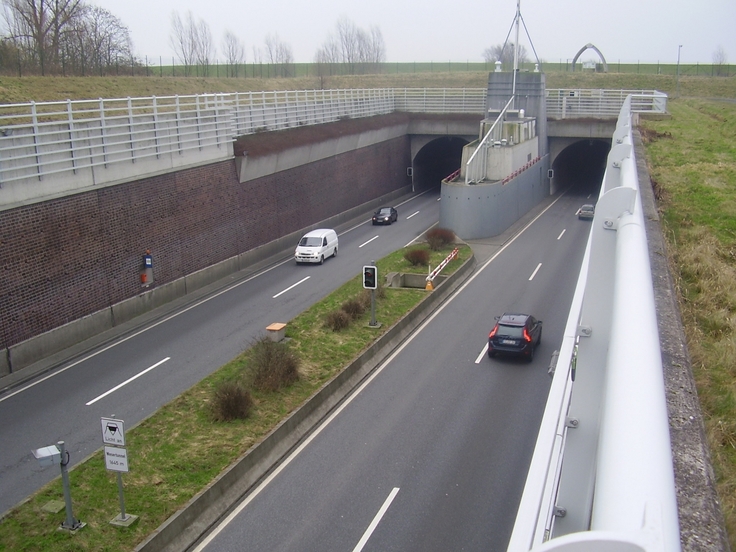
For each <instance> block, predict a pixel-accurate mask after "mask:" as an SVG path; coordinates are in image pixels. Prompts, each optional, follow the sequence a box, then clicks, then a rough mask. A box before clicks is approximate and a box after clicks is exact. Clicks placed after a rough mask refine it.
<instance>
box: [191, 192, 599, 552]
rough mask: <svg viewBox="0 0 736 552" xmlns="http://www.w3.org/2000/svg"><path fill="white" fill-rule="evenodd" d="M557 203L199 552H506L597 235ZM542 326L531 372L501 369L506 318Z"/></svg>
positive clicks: (571, 206)
mask: <svg viewBox="0 0 736 552" xmlns="http://www.w3.org/2000/svg"><path fill="white" fill-rule="evenodd" d="M586 198H587V196H584V195H576V194H573V193H568V194H565V195H563V196H561V197H559V198H558V199H557V200H556V201H555V202H554V203H552V204H551V205H550V206H549V207H548V208H547V209H546V210H545V211H543V212H542V213H541V214H540V215H539V216H538V217H537V218H535V219H534V220H533V221H531V222H530V223H529V224H528V225H527V226H526V227H525V228H523V230H522V231H521V232H520V233H518V234H517V235H516V236H515V237H511V238H510V239H509V240H508V241H506V243H505V244H503V245H502V246H500V247H499V248H498V250H497V251H496V252H495V253H494V254H492V255H490V256H489V257H488V259H487V260H484V259H480V262H479V266H478V267H477V268H476V271H475V273H474V274H473V276H472V277H471V279H469V280H468V281H467V282H466V283H465V284H464V285H463V287H462V288H461V289H460V290H458V292H457V293H456V294H455V295H454V296H453V297H452V298H451V299H450V300H449V301H447V302H445V303H444V304H443V306H442V307H441V309H440V310H438V311H436V312H435V313H434V314H433V315H432V317H430V318H429V319H428V320H427V321H426V322H425V323H424V324H423V325H422V327H420V328H419V329H418V330H417V332H415V333H414V334H412V336H411V337H410V338H409V339H408V340H407V341H406V342H405V343H404V344H403V345H402V346H401V347H400V348H399V349H398V350H397V351H396V352H395V353H394V354H393V355H392V356H391V357H389V358H388V359H386V361H385V362H384V363H383V364H382V365H381V366H380V367H379V368H378V369H377V371H376V372H374V373H373V374H372V376H371V377H370V379H369V380H368V381H366V382H365V383H364V384H363V385H362V386H361V387H360V389H358V390H356V392H355V393H353V394H352V395H351V396H350V397H349V398H348V399H346V401H345V402H343V403H342V405H341V406H340V407H339V409H338V410H336V411H335V412H334V413H333V414H332V415H331V416H330V417H329V419H327V420H325V422H324V423H323V424H322V425H321V426H320V427H319V428H318V429H316V430H315V432H314V433H313V434H312V435H311V436H310V437H309V439H308V440H306V442H304V443H303V444H302V445H301V446H300V447H299V449H297V450H296V451H294V452H293V453H292V455H291V456H289V458H287V459H286V460H285V461H284V462H283V463H282V464H280V465H279V467H278V469H277V470H276V471H274V472H273V473H272V474H271V475H270V476H269V478H268V479H267V480H265V481H264V482H263V483H261V485H260V486H259V487H257V488H256V489H254V490H253V491H252V492H251V493H250V494H249V495H248V496H247V497H246V498H245V499H244V501H243V502H242V503H241V504H240V505H239V506H237V507H236V508H235V509H234V511H233V512H232V514H231V515H230V516H229V517H228V518H227V519H225V520H223V522H222V523H221V524H220V525H218V526H217V527H216V528H215V529H214V530H213V531H212V532H211V533H210V535H208V536H207V537H206V538H205V539H203V540H202V542H201V543H200V544H199V545H198V547H197V548H196V550H198V551H199V550H206V551H207V552H214V551H229V550H242V549H247V550H251V551H272V550H279V551H282V552H283V551H299V552H308V551H315V552H316V551H320V552H324V551H333V550H334V551H345V550H353V551H355V552H358V551H360V550H366V551H373V550H375V551H382V552H387V551H393V550H396V551H402V552H407V551H413V550H416V551H422V552H427V551H433V550H436V551H443V552H444V551H447V550H478V551H484V552H488V551H501V550H505V549H506V545H507V543H508V539H509V537H510V534H511V530H512V528H513V522H514V519H515V515H516V509H517V506H518V503H519V500H520V498H521V493H522V490H523V485H524V481H525V478H526V475H527V469H528V465H529V462H530V460H531V455H532V452H533V447H534V442H535V439H536V435H537V432H538V428H539V422H540V420H541V417H542V413H543V410H544V406H545V401H546V397H547V394H548V391H549V385H550V381H551V379H550V377H549V375H548V374H547V368H548V366H549V363H550V358H551V355H552V353H553V351H554V350H555V349H557V348H559V343H560V342H561V339H562V335H563V331H564V327H565V323H566V320H567V316H568V311H569V306H570V302H571V300H572V296H573V292H574V288H575V284H576V281H577V276H578V272H579V269H580V264H581V262H582V258H583V253H584V249H585V244H586V240H587V236H588V233H589V231H590V222H586V221H579V220H578V219H577V217H576V211H577V209H578V208H579V207H580V205H581V204H582V203H584V202H585V199H586ZM505 311H508V312H526V313H531V314H533V315H535V316H536V317H538V318H539V319H541V320H542V321H543V324H544V325H543V336H542V341H541V344H540V346H539V348H538V350H537V354H536V356H535V358H534V360H533V362H532V363H526V362H524V361H519V360H516V359H510V358H506V359H504V358H499V357H496V358H494V359H489V358H488V356H487V354H486V351H487V339H488V332H489V330H490V329H491V327H492V325H493V323H494V317H495V316H497V315H500V314H502V313H503V312H505Z"/></svg>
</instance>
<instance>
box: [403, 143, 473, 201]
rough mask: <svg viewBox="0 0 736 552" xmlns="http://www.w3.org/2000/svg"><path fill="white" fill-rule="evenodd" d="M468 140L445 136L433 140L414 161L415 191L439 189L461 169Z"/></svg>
mask: <svg viewBox="0 0 736 552" xmlns="http://www.w3.org/2000/svg"><path fill="white" fill-rule="evenodd" d="M467 143H468V142H467V140H463V139H462V138H458V137H455V136H443V137H441V138H437V139H436V140H432V141H431V142H429V143H428V144H427V145H426V146H424V147H423V148H422V149H421V150H419V152H418V153H417V156H416V158H415V159H414V163H413V167H414V189H415V190H417V191H424V190H430V189H433V188H439V187H440V184H441V183H442V180H443V179H444V178H446V177H448V176H450V175H451V174H452V173H454V172H455V171H456V170H458V169H459V168H460V163H461V161H462V156H463V146H465V145H466V144H467Z"/></svg>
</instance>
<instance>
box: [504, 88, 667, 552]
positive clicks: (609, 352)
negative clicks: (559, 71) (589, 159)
mask: <svg viewBox="0 0 736 552" xmlns="http://www.w3.org/2000/svg"><path fill="white" fill-rule="evenodd" d="M633 102H634V98H633V96H630V97H629V98H628V99H627V100H626V102H625V103H624V106H623V107H622V109H621V110H620V115H619V117H618V124H617V127H616V131H615V133H614V135H613V144H614V145H613V147H612V149H611V151H610V154H609V156H608V160H607V166H606V171H605V175H604V180H603V186H602V188H601V193H600V197H599V199H598V202H597V204H596V210H595V216H594V219H593V223H592V227H591V233H590V237H589V239H588V245H587V249H586V252H585V257H584V260H583V266H582V270H581V273H580V277H579V280H578V284H577V288H576V291H575V296H574V299H573V304H572V307H571V310H570V315H569V318H568V322H567V326H566V329H565V334H564V340H563V342H562V344H561V347H560V351H559V355H558V356H557V361H556V365H555V367H554V374H553V380H552V386H551V389H550V394H549V398H548V401H547V406H546V409H545V412H544V416H543V420H542V424H541V427H540V431H539V435H538V438H537V443H536V447H535V451H534V455H533V458H532V462H531V466H530V470H529V474H528V476H527V481H526V485H525V489H524V493H523V496H522V499H521V504H520V507H519V510H518V514H517V518H516V523H515V526H514V530H513V533H512V536H511V539H510V542H509V546H508V551H509V552H528V551H530V550H531V551H534V552H543V551H544V552H548V551H553V550H554V551H559V552H572V551H576V552H577V551H583V550H605V551H606V552H678V551H679V550H680V549H681V547H680V535H679V524H678V511H677V503H676V496H675V480H674V473H673V464H672V452H671V448H670V436H669V423H668V418H667V404H666V399H665V386H664V375H663V368H662V360H661V353H660V347H659V338H658V336H659V333H658V329H657V319H656V312H655V306H654V292H653V286H652V279H651V273H650V265H649V254H648V247H647V237H646V233H645V226H644V215H643V212H642V203H641V196H640V194H639V182H638V176H637V167H636V159H635V157H634V148H633V141H632V135H631V124H632V122H631V112H632V111H633Z"/></svg>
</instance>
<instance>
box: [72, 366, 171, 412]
mask: <svg viewBox="0 0 736 552" xmlns="http://www.w3.org/2000/svg"><path fill="white" fill-rule="evenodd" d="M170 358H171V357H166V358H165V359H163V360H159V361H158V362H157V363H156V364H154V365H153V366H149V367H148V368H146V369H145V370H143V371H142V372H139V373H137V374H136V375H135V376H133V377H132V378H128V379H127V380H125V381H124V382H123V383H121V384H119V385H116V386H115V387H113V388H112V389H110V390H109V391H106V392H104V393H103V394H102V395H100V396H99V397H96V398H94V399H92V400H91V401H89V402H88V403H85V405H86V406H90V405H92V404H95V403H96V402H97V401H99V400H100V399H104V398H105V397H107V396H108V395H109V394H110V393H114V392H115V391H117V390H118V389H120V388H121V387H124V386H126V385H128V384H129V383H130V382H131V381H133V380H137V379H138V378H139V377H141V376H142V375H143V374H146V373H148V372H150V371H151V370H153V369H154V368H157V367H159V366H161V365H162V364H163V363H164V362H166V361H167V360H169V359H170Z"/></svg>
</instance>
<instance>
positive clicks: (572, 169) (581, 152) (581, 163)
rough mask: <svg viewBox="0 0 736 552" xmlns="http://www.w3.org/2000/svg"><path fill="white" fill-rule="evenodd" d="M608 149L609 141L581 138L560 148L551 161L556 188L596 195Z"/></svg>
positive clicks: (601, 179) (604, 167) (609, 147)
mask: <svg viewBox="0 0 736 552" xmlns="http://www.w3.org/2000/svg"><path fill="white" fill-rule="evenodd" d="M610 149H611V143H610V141H606V140H581V141H579V142H575V143H574V144H571V145H570V146H568V147H566V148H565V149H564V150H562V151H561V152H560V154H559V155H558V156H557V158H556V159H555V160H554V162H553V163H552V169H554V171H555V182H556V184H557V189H558V190H564V189H567V188H570V189H571V190H572V191H574V192H576V193H579V194H581V195H585V194H593V195H594V196H597V195H598V192H599V190H600V186H601V182H602V181H603V173H604V172H605V170H606V157H607V156H608V152H609V151H610Z"/></svg>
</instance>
